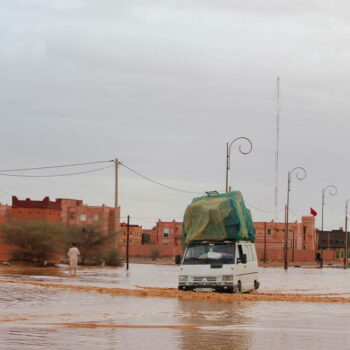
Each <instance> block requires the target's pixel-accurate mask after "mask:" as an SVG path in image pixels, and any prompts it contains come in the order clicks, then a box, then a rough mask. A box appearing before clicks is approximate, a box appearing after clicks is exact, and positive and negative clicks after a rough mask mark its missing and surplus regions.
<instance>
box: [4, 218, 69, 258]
mask: <svg viewBox="0 0 350 350" xmlns="http://www.w3.org/2000/svg"><path fill="white" fill-rule="evenodd" d="M0 229H1V231H2V232H3V233H4V235H3V241H4V242H5V243H7V244H9V245H11V246H12V247H13V250H12V260H17V261H26V262H37V263H44V262H45V261H47V260H50V259H52V258H54V257H55V255H57V254H60V253H61V252H62V249H63V248H64V247H65V246H66V244H67V239H68V233H67V228H66V227H65V226H63V225H61V224H59V223H49V222H43V221H11V222H9V223H8V224H5V225H2V226H1V228H0Z"/></svg>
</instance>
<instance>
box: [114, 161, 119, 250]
mask: <svg viewBox="0 0 350 350" xmlns="http://www.w3.org/2000/svg"><path fill="white" fill-rule="evenodd" d="M114 163H115V189H114V191H115V193H114V230H115V236H116V237H115V247H116V248H118V239H119V233H120V213H119V202H118V181H119V176H118V168H119V161H118V158H116V159H115V161H114Z"/></svg>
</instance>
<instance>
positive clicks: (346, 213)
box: [344, 199, 350, 269]
mask: <svg viewBox="0 0 350 350" xmlns="http://www.w3.org/2000/svg"><path fill="white" fill-rule="evenodd" d="M349 202H350V199H348V200H346V201H345V247H344V269H346V268H347V265H348V203H349Z"/></svg>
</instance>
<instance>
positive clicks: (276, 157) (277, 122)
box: [274, 77, 280, 221]
mask: <svg viewBox="0 0 350 350" xmlns="http://www.w3.org/2000/svg"><path fill="white" fill-rule="evenodd" d="M276 85H277V86H276V87H277V114H276V153H275V203H274V204H275V220H276V221H277V205H278V160H279V143H280V77H277V84H276Z"/></svg>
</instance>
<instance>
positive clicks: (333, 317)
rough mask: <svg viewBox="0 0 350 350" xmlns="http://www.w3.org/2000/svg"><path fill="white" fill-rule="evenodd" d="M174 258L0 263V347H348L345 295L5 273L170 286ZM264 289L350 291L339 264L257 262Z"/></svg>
mask: <svg viewBox="0 0 350 350" xmlns="http://www.w3.org/2000/svg"><path fill="white" fill-rule="evenodd" d="M176 277H177V267H175V266H166V265H164V266H163V265H142V264H132V265H131V267H130V272H129V273H126V272H125V270H124V269H121V268H118V269H112V268H84V269H80V270H79V275H78V277H77V278H74V279H73V278H69V277H68V275H67V271H66V268H60V269H57V268H56V269H52V268H48V269H28V268H12V267H9V268H8V267H2V268H1V269H0V281H1V283H0V345H1V346H0V348H1V349H16V350H17V349H19V348H22V347H25V348H26V349H38V348H44V347H45V348H50V349H80V348H84V349H85V350H89V349H94V350H97V349H120V348H122V347H123V348H126V349H162V348H166V349H183V350H194V349H278V348H280V349H313V348H316V347H317V348H318V349H329V348H330V347H332V348H337V349H346V348H348V346H347V344H348V343H349V344H350V326H348V324H347V322H348V315H349V312H350V304H349V303H346V304H331V303H322V304H319V303H295V302H293V303H291V302H225V301H220V302H215V301H203V300H182V299H178V298H151V297H147V298H140V297H138V298H137V297H130V296H114V295H110V294H100V293H95V292H89V291H84V290H81V291H79V290H78V291H77V290H70V289H59V288H45V287H42V286H37V285H30V284H19V283H9V282H7V281H9V280H12V281H17V282H22V281H27V282H29V281H35V282H42V283H56V284H67V285H68V284H69V285H72V284H75V285H81V286H98V287H117V288H133V289H135V288H137V286H154V287H164V288H166V287H176V283H177V279H176ZM261 281H262V291H278V292H290V293H295V292H296V291H299V292H301V293H316V292H320V293H336V292H342V293H350V273H349V272H348V271H344V270H341V269H324V270H317V269H300V268H299V269H297V268H295V269H289V270H288V272H285V271H283V270H282V269H277V268H275V269H261Z"/></svg>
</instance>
